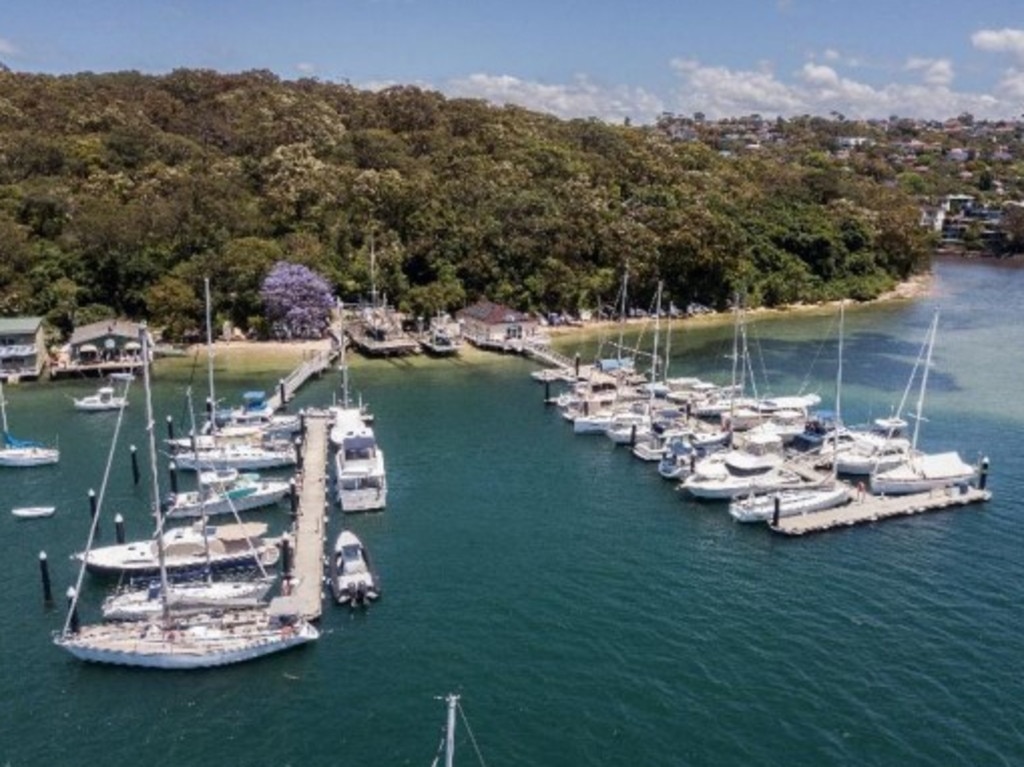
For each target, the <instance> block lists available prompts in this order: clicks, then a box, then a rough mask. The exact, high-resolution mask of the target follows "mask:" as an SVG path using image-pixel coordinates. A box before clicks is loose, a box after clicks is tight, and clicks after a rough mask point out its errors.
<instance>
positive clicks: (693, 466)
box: [690, 453, 697, 474]
mask: <svg viewBox="0 0 1024 767" xmlns="http://www.w3.org/2000/svg"><path fill="white" fill-rule="evenodd" d="M696 469H697V454H696V453H690V473H691V474H693V472H694V471H695V470H696Z"/></svg>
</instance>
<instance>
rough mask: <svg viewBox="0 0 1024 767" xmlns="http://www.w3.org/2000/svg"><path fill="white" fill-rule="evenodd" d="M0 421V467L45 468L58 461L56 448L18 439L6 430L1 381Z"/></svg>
mask: <svg viewBox="0 0 1024 767" xmlns="http://www.w3.org/2000/svg"><path fill="white" fill-rule="evenodd" d="M0 420H2V422H3V427H4V434H3V445H0V466H11V467H15V468H25V467H28V466H45V465H47V464H51V463H57V461H59V460H60V451H59V450H58V449H57V448H54V447H45V446H44V445H41V444H40V443H38V442H32V441H29V440H23V439H18V438H16V437H15V436H14V435H12V434H11V432H10V430H9V429H8V428H7V400H6V399H5V397H4V387H3V382H2V381H0Z"/></svg>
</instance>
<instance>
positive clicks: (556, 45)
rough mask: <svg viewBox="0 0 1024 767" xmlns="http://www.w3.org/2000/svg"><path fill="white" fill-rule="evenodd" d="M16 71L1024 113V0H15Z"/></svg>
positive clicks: (591, 102) (0, 32)
mask: <svg viewBox="0 0 1024 767" xmlns="http://www.w3.org/2000/svg"><path fill="white" fill-rule="evenodd" d="M12 6H13V7H12ZM0 61H2V62H4V63H5V64H6V65H7V66H8V67H10V68H11V69H13V70H15V71H22V72H41V73H49V74H66V73H74V72H83V71H92V72H110V71H118V70H127V69H133V70H138V71H140V72H145V73H150V74H162V73H166V72H169V71H171V70H172V69H175V68H178V67H202V68H209V69H215V70H218V71H221V72H239V71H243V70H247V69H269V70H271V71H273V72H274V73H276V74H277V75H279V76H280V77H282V78H284V79H295V78H299V77H316V78H318V79H320V80H322V81H326V82H341V81H347V82H349V83H351V84H352V85H354V86H357V87H360V88H374V89H376V88H382V87H386V86H388V85H395V84H413V85H419V86H421V87H424V88H431V89H435V90H438V91H440V92H442V93H444V94H445V95H447V96H467V97H474V98H484V99H488V100H490V101H493V102H495V103H498V104H503V103H515V104H520V105H522V106H525V107H528V108H530V109H537V110H541V111H545V112H550V113H552V114H555V115H558V116H560V117H597V118H600V119H603V120H608V121H613V122H619V121H622V120H623V119H625V118H629V119H631V120H632V121H633V122H634V123H646V122H650V121H652V120H653V119H655V118H656V117H657V116H658V115H659V114H661V113H662V112H673V113H676V114H682V115H689V114H692V113H693V112H697V111H701V112H704V113H705V114H706V115H707V116H708V117H711V118H720V117H729V116H736V115H747V114H752V113H759V114H761V115H764V116H771V117H774V116H776V115H782V116H792V115H798V114H818V115H826V116H827V115H829V114H831V113H833V112H839V113H841V114H843V115H845V116H847V117H850V118H853V117H888V116H889V115H893V114H896V115H900V116H905V117H925V118H937V119H944V118H947V117H952V116H956V115H958V114H960V113H962V112H965V111H966V112H971V113H972V114H974V115H975V116H976V117H982V118H991V119H996V118H1016V117H1020V116H1021V114H1022V113H1024V3H1022V2H1021V0H960V2H941V1H939V2H936V0H932V1H931V2H923V1H922V0H843V2H839V1H838V0H718V1H717V2H715V0H711V2H693V1H692V0H691V1H690V2H687V0H634V2H621V1H620V2H615V1H613V0H543V1H542V0H517V1H515V2H494V1H493V0H281V1H280V2H266V1H265V0H168V1H167V2H155V1H154V0H87V1H85V2H75V1H73V0H36V1H35V2H22V1H19V0H12V4H11V6H8V7H6V8H5V10H4V12H3V14H0ZM0 95H2V94H0Z"/></svg>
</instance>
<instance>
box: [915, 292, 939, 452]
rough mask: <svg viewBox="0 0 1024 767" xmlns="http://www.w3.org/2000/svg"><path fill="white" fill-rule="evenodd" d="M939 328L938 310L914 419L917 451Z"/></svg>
mask: <svg viewBox="0 0 1024 767" xmlns="http://www.w3.org/2000/svg"><path fill="white" fill-rule="evenodd" d="M938 327H939V312H938V311H937V310H936V312H935V316H934V317H933V318H932V326H931V328H930V329H929V330H928V353H927V354H926V355H925V359H924V370H923V371H921V390H920V391H919V392H918V395H917V417H916V418H915V419H914V438H913V439H912V440H911V441H910V447H911V448H912V449H913V450H916V449H917V433H918V431H919V430H920V429H921V420H922V419H923V418H924V392H925V389H926V388H927V386H928V369H929V368H930V367H931V366H932V348H933V347H934V346H935V331H936V329H937V328H938Z"/></svg>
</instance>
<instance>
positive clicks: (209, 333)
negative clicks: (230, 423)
mask: <svg viewBox="0 0 1024 767" xmlns="http://www.w3.org/2000/svg"><path fill="white" fill-rule="evenodd" d="M203 291H204V295H205V298H206V375H207V378H208V385H209V390H210V426H211V428H213V429H214V431H216V425H217V414H216V410H217V399H216V397H215V396H214V393H213V320H212V319H211V310H210V278H209V277H204V278H203Z"/></svg>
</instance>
